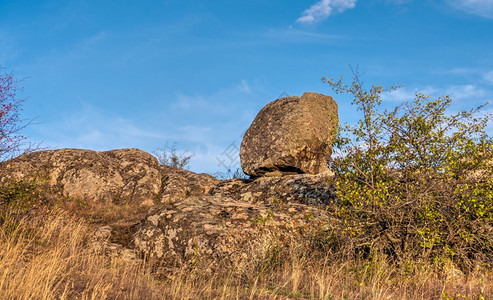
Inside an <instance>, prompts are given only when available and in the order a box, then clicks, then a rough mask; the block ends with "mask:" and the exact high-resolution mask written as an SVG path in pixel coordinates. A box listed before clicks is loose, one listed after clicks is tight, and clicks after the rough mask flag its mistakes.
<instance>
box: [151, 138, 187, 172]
mask: <svg viewBox="0 0 493 300" xmlns="http://www.w3.org/2000/svg"><path fill="white" fill-rule="evenodd" d="M152 153H153V154H154V156H155V157H156V158H157V160H158V161H159V163H160V164H161V165H163V166H170V167H173V168H178V169H186V170H188V168H189V164H190V159H192V157H193V154H189V153H188V152H187V151H184V152H177V150H176V144H172V145H169V144H168V142H166V143H165V144H164V147H163V148H160V149H157V150H156V151H154V152H152Z"/></svg>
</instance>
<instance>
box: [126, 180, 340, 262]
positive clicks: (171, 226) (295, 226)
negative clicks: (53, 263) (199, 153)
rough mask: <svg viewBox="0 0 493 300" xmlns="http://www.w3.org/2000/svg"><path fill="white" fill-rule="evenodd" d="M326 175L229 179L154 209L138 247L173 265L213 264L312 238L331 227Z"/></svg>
mask: <svg viewBox="0 0 493 300" xmlns="http://www.w3.org/2000/svg"><path fill="white" fill-rule="evenodd" d="M328 180H330V179H329V178H328V177H326V176H322V175H292V176H284V177H278V178H262V179H258V180H255V181H242V180H239V179H233V180H226V181H223V182H221V183H219V184H218V185H217V186H216V187H214V188H213V189H211V190H210V192H209V194H208V195H201V196H195V197H189V198H185V199H183V200H181V201H177V202H175V203H169V204H163V205H158V206H155V207H153V208H151V209H150V211H149V212H148V214H147V216H146V217H145V219H144V220H143V221H142V224H141V225H140V227H139V228H138V230H137V232H136V233H135V235H134V245H135V247H136V249H138V250H139V251H141V252H142V253H144V254H145V255H146V256H147V257H151V258H156V259H159V260H160V261H161V263H162V265H164V266H168V267H172V266H175V265H181V264H183V263H190V262H192V263H193V262H194V261H196V260H201V261H202V262H204V261H207V262H208V263H207V264H208V265H210V266H215V265H216V266H217V264H219V263H221V264H227V263H233V262H234V263H235V266H238V264H241V262H242V261H243V262H246V261H248V260H250V259H252V257H261V255H262V254H261V253H258V252H259V251H266V247H267V246H268V243H269V242H270V241H272V239H273V238H277V239H279V238H281V239H290V238H294V237H296V236H299V237H302V238H304V239H306V241H307V244H308V240H309V239H310V237H311V236H313V234H314V233H320V232H328V231H330V226H331V225H330V224H331V223H330V222H329V221H330V220H329V219H330V218H329V216H328V214H327V213H326V208H327V207H328V206H329V205H331V204H333V202H334V201H336V200H335V193H334V190H333V187H332V186H331V185H330V184H329V182H328Z"/></svg>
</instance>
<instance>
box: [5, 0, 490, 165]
mask: <svg viewBox="0 0 493 300" xmlns="http://www.w3.org/2000/svg"><path fill="white" fill-rule="evenodd" d="M349 65H352V66H356V65H358V66H359V70H360V71H361V72H363V73H365V75H364V77H363V80H364V81H365V82H367V84H373V83H380V84H383V85H386V86H388V85H393V84H406V86H405V87H404V88H402V89H400V90H398V91H397V92H396V93H394V94H392V95H387V96H386V97H385V98H384V99H385V101H384V105H385V106H389V107H390V106H393V105H395V104H397V103H399V102H400V101H403V100H412V98H413V94H414V92H415V91H421V92H425V93H428V94H430V95H431V96H434V97H436V96H439V95H445V94H450V95H451V96H452V98H453V99H454V100H455V102H454V103H455V104H454V107H453V109H460V108H468V107H471V106H474V105H478V104H481V103H483V102H485V101H487V100H490V101H491V100H493V1H492V0H466V1H456V0H429V1H428V0H421V1H417V0H416V1H413V0H407V1H406V0H369V1H361V0H360V1H357V0H321V1H316V0H296V1H280V0H270V1H259V0H250V1H236V0H229V1H223V0H212V1H195V0H191V1H187V0H180V1H178V0H169V1H166V0H162V1H126V0H122V1H105V0H98V1H90V0H88V1H82V0H79V1H75V0H74V1H71V0H63V1H59V0H53V1H22V0H19V1H9V0H0V66H3V67H4V68H5V70H6V71H13V72H14V74H15V75H16V76H17V77H19V78H26V80H25V81H24V86H25V91H24V93H23V96H24V97H27V98H28V100H27V102H25V104H24V111H23V112H22V116H23V117H24V118H30V117H37V120H36V121H37V123H38V124H36V125H33V126H30V127H29V128H27V129H26V130H25V131H24V132H23V133H24V135H26V136H27V137H28V138H29V139H30V140H31V141H34V142H42V143H43V144H42V145H43V146H44V147H48V148H53V149H56V148H63V147H69V148H87V149H93V150H109V149H115V148H128V147H136V148H140V149H143V150H145V151H148V152H152V151H154V150H156V149H158V148H160V147H163V145H164V144H165V143H166V142H169V143H176V148H178V150H184V149H188V150H189V151H190V152H191V153H194V157H193V158H192V161H191V170H193V171H197V172H208V173H214V172H217V171H224V166H230V167H231V166H233V167H234V164H235V163H237V161H234V160H232V159H231V158H230V157H233V158H234V157H236V154H237V153H236V149H237V148H238V147H239V144H240V142H241V135H242V133H243V132H244V131H245V130H246V129H247V128H248V126H249V125H250V123H251V121H252V120H253V119H254V118H255V115H256V114H257V112H258V111H259V110H260V109H261V108H262V107H263V106H264V105H265V104H267V103H268V102H270V101H273V100H275V99H277V98H278V97H279V96H280V95H281V94H283V93H285V94H287V95H301V94H303V92H306V91H314V92H319V93H324V94H329V95H333V93H332V91H331V90H330V89H329V87H328V86H327V85H324V84H322V83H321V81H320V79H321V77H322V76H329V77H339V76H340V75H345V76H346V78H347V79H348V80H349V79H350V75H351V73H350V70H349ZM335 99H336V101H337V102H338V104H339V117H340V119H341V121H342V122H354V121H355V120H356V119H357V117H358V115H357V114H356V112H355V110H354V107H351V105H350V104H349V102H350V99H348V98H347V97H344V96H336V97H335ZM218 159H220V160H221V161H223V164H222V165H221V163H220V161H219V160H218Z"/></svg>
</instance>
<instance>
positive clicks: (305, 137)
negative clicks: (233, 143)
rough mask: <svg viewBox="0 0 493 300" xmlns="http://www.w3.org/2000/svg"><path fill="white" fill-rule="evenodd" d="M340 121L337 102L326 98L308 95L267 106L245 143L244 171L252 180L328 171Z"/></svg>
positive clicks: (282, 100) (243, 155)
mask: <svg viewBox="0 0 493 300" xmlns="http://www.w3.org/2000/svg"><path fill="white" fill-rule="evenodd" d="M338 122H339V119H338V114H337V103H336V102H335V101H334V100H333V99H332V98H331V97H329V96H326V95H321V94H317V93H312V92H307V93H304V94H303V95H302V96H301V97H286V98H281V99H278V100H275V101H273V102H271V103H269V104H267V105H266V106H265V107H264V108H263V109H262V110H261V111H260V112H259V113H258V115H257V117H256V118H255V119H254V121H253V122H252V124H251V126H250V128H249V129H248V130H247V132H246V134H245V136H244V138H243V141H242V143H241V150H240V158H241V166H242V168H243V171H244V172H245V173H246V174H248V175H250V176H252V177H260V176H264V175H266V174H270V173H272V172H281V173H284V174H293V173H308V174H319V173H323V172H328V171H329V170H328V168H327V162H328V158H329V157H330V155H331V153H332V145H333V142H334V139H335V135H336V130H337V124H338Z"/></svg>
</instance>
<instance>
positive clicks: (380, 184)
mask: <svg viewBox="0 0 493 300" xmlns="http://www.w3.org/2000/svg"><path fill="white" fill-rule="evenodd" d="M354 75H355V76H354V80H353V82H352V84H351V85H344V84H343V83H342V77H341V79H340V80H338V81H334V80H333V79H327V78H325V77H324V78H323V79H322V81H323V82H326V83H328V84H329V85H330V86H331V88H332V89H333V90H334V91H335V92H336V93H349V94H351V95H352V96H354V99H353V101H352V104H353V105H355V106H356V107H357V110H358V111H361V112H362V113H363V117H362V119H361V120H359V121H358V122H357V124H356V125H354V126H351V125H348V124H345V126H344V127H342V128H340V129H339V132H338V136H337V139H336V143H335V150H336V151H335V153H336V155H334V158H333V160H332V161H331V162H330V167H331V169H332V170H333V171H334V172H335V179H334V180H335V185H336V188H337V194H338V197H339V200H340V202H339V204H338V205H337V207H336V208H334V209H333V211H332V213H333V214H334V215H335V216H336V217H338V218H341V219H342V220H343V222H344V233H343V235H344V237H345V239H346V241H347V243H348V245H352V248H353V250H354V251H356V252H357V253H363V254H365V255H368V254H371V253H376V252H383V253H385V254H387V255H388V256H389V257H391V258H394V259H396V260H398V261H405V260H406V259H409V258H413V259H416V258H421V259H431V260H432V261H435V262H440V261H442V260H444V259H452V260H454V261H455V262H456V263H458V264H459V265H460V266H461V267H464V268H469V267H471V266H472V265H474V264H475V263H477V262H484V263H493V244H492V241H493V205H492V203H493V201H492V198H493V176H492V175H493V174H492V173H493V164H492V162H493V149H492V148H493V141H492V139H491V138H490V137H489V136H488V135H487V134H486V132H485V129H486V126H487V124H488V122H489V121H491V120H492V116H491V115H489V114H482V111H481V109H482V108H483V107H484V105H483V106H479V107H477V108H475V109H471V110H469V111H460V112H458V113H455V114H448V113H446V110H447V108H449V107H450V104H451V102H452V100H451V99H450V97H449V96H444V97H440V98H438V99H436V100H431V99H430V98H429V97H428V96H426V95H423V94H420V93H416V97H415V99H414V101H412V102H404V103H402V104H401V105H398V106H397V107H396V108H395V109H393V110H391V111H388V110H384V111H383V112H382V111H379V106H380V104H381V102H382V100H381V95H382V93H383V92H385V91H393V90H395V89H396V87H391V88H390V89H388V90H384V89H383V88H382V87H381V86H380V85H376V86H372V87H371V89H370V90H365V89H364V88H363V84H362V82H361V81H360V79H359V76H358V73H357V72H355V73H354Z"/></svg>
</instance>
